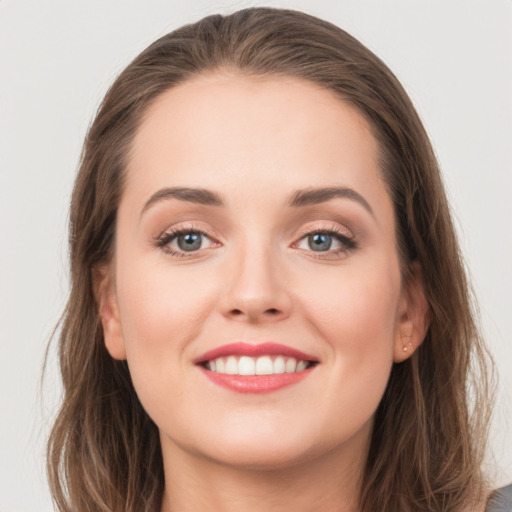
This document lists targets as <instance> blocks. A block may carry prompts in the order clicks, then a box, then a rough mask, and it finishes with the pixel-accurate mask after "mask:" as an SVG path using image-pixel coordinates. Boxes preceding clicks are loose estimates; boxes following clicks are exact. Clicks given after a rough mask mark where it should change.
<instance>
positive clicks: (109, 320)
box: [93, 264, 126, 360]
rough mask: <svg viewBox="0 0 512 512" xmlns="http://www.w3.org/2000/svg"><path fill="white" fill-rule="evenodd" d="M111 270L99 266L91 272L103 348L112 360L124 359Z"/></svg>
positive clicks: (121, 332)
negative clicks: (101, 329) (101, 330)
mask: <svg viewBox="0 0 512 512" xmlns="http://www.w3.org/2000/svg"><path fill="white" fill-rule="evenodd" d="M112 274H113V270H112V268H111V266H110V265H106V264H104V265H99V266H98V267H96V268H94V270H93V287H94V295H95V297H96V303H97V305H98V310H99V314H100V319H101V325H102V327H103V338H104V339H105V347H106V348H107V350H108V352H109V354H110V355H111V356H112V357H113V358H114V359H121V360H122V359H126V348H125V344H124V337H123V331H122V328H121V321H120V318H119V308H118V305H117V297H116V293H115V286H114V279H113V275H112Z"/></svg>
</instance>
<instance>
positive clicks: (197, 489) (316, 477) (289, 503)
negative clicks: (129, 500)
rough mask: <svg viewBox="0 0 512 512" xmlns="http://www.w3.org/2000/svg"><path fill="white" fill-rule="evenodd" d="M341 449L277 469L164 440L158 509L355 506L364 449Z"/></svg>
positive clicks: (241, 511) (247, 511)
mask: <svg viewBox="0 0 512 512" xmlns="http://www.w3.org/2000/svg"><path fill="white" fill-rule="evenodd" d="M346 451H347V450H344V449H343V447H340V448H339V449H336V450H334V451H330V452H329V453H328V454H324V455H322V456H320V457H316V458H313V459H307V460H303V461H301V462H298V463H295V464H293V465H290V466H289V467H281V468H279V469H269V468H265V469H254V468H251V469H248V468H243V467H242V468H240V467H233V466H229V465H226V464H222V463H219V462H218V461H212V460H210V459H206V458H202V457H198V456H197V455H195V454H190V453H187V452H186V451H184V450H181V449H179V448H177V447H176V446H174V447H173V446H169V445H168V446H167V447H166V448H164V450H163V453H164V468H165V492H164V496H163V502H162V512H197V510H201V511H202V512H256V511H258V512H259V511H261V510H265V511H266V512H284V511H289V510H293V511H294V512H311V511H316V510H322V511H325V512H358V511H359V507H358V502H359V493H360V487H361V481H362V474H363V471H364V464H365V460H366V450H365V449H359V450H355V451H354V450H352V449H351V450H350V452H351V453H346ZM171 461H172V462H171Z"/></svg>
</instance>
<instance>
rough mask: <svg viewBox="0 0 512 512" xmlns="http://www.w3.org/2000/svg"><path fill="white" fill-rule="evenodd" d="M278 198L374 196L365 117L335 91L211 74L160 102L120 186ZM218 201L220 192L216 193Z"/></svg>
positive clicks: (376, 177)
mask: <svg viewBox="0 0 512 512" xmlns="http://www.w3.org/2000/svg"><path fill="white" fill-rule="evenodd" d="M176 184H178V185H186V186H197V185H198V184H199V185H201V186H203V187H206V188H212V189H219V188H222V189H225V190H226V191H227V192H228V194H229V192H230V190H231V191H232V192H236V191H237V190H240V187H243V188H250V189H251V190H255V191H257V190H262V191H263V192H265V193H266V194H272V193H277V192H278V191H279V190H280V186H282V187H283V190H284V189H285V188H287V189H290V188H305V187H311V186H323V185H326V186H332V185H342V186H352V187H354V188H356V189H357V188H359V189H364V190H366V193H369V194H370V195H372V193H374V192H379V191H380V192H382V187H383V184H382V180H381V173H380V170H379V166H378V146H377V143H376V140H375V137H374V136H373V134H372V130H371V128H370V126H369V124H368V122H367V121H366V120H365V118H364V117H363V116H362V115H361V114H360V113H359V112H358V111H357V110H356V109H355V108H354V107H352V106H351V105H349V104H348V103H346V102H344V101H342V100H341V99H340V98H339V97H338V96H337V95H336V94H335V93H334V92H332V91H328V90H326V89H324V88H322V87H320V86H319V85H317V84H314V83H311V82H308V81H304V80H301V79H297V78H292V77H253V76H245V75H242V74H237V73H229V72H217V73H212V74H209V75H201V76H198V77H196V78H194V79H192V80H189V81H187V82H185V83H183V84H181V85H179V86H177V87H174V88H172V89H170V90H168V91H166V92H165V93H163V94H161V95H160V96H159V97H158V98H157V99H156V100H155V101H154V103H153V104H152V105H151V106H150V107H149V108H148V110H147V112H146V113H145V115H144V118H143V120H142V122H141V125H140V127H139V129H138V132H137V134H136V137H135V139H134V142H133V146H132V150H131V154H130V158H129V164H128V187H130V186H132V187H135V188H136V189H138V190H139V191H142V190H144V192H145V193H146V194H151V193H153V192H154V191H155V190H156V189H157V188H159V187H162V186H170V185H176ZM221 192H222V190H221Z"/></svg>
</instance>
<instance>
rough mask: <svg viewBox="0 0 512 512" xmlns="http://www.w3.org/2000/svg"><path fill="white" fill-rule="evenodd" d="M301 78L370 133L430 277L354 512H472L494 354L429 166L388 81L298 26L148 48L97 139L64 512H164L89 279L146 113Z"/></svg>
mask: <svg viewBox="0 0 512 512" xmlns="http://www.w3.org/2000/svg"><path fill="white" fill-rule="evenodd" d="M218 69H231V70H234V71H236V72H239V73H244V74H248V75H254V76H257V75H266V76H269V75H271V76H293V77H298V78H302V79H304V80H308V81H310V82H314V83H316V84H319V85H321V86H322V87H324V88H326V89H328V90H331V91H334V92H335V93H337V94H338V95H339V97H340V99H342V100H344V101H346V102H348V103H350V104H352V105H354V106H355V107H356V108H357V109H358V110H359V111H360V112H361V113H362V114H363V115H364V116H365V117H366V119H367V120H368V121H369V122H370V125H371V126H372V129H373V131H374V134H375V136H376V138H377V140H378V142H379V146H380V151H381V168H382V173H383V176H384V179H385V182H386V184H387V187H388V190H389V193H390V195H391V197H392V200H393V202H394V207H395V215H396V219H397V239H398V242H399V247H400V250H401V253H402V261H403V267H404V268H403V271H404V273H406V272H407V269H408V268H409V265H410V264H411V263H412V262H417V263H416V264H417V265H419V267H420V268H421V270H422V275H423V280H424V286H425V294H426V297H427V300H428V303H429V306H430V329H429V331H428V333H427V336H426V338H425V340H424V342H423V344H422V345H421V347H420V348H419V350H417V351H416V353H415V354H414V355H413V356H412V357H411V358H409V359H408V360H407V361H405V362H404V363H401V364H395V365H394V366H393V368H392V372H391V377H390V380H389V383H388V386H387V389H386V391H385V394H384V397H383V399H382V402H381V404H380V405H379V408H378V410H377V412H376V415H375V423H374V428H373V433H372V438H371V443H370V451H369V457H368V461H367V465H366V471H365V475H364V481H363V485H362V489H361V498H360V504H361V510H362V511H364V512H376V511H380V510H386V511H393V512H398V511H410V512H412V511H414V512H420V511H450V512H456V511H461V510H465V509H466V507H470V506H471V505H472V504H474V503H476V501H477V500H478V499H480V497H481V493H482V490H483V482H484V481H483V478H482V474H481V462H482V456H483V448H484V446H485V440H486V428H487V423H488V419H489V407H488V403H489V402H488V395H489V393H488V391H489V386H488V382H489V379H488V372H487V370H486V368H487V363H486V361H487V353H486V350H485V347H484V345H483V343H482V341H481V339H480V336H479V332H478V329H477V327H476V325H475V321H474V318H475V314H474V311H473V310H472V306H471V300H470V299H471V296H470V292H469V290H468V283H467V280H466V275H465V271H464V266H463V262H462V260H461V255H460V250H459V247H458V244H457V240H456V236H455V232H454V228H453V225H452V221H451V217H450V212H449V206H448V204H447V200H446V196H445V192H444V188H443V184H442V182H441V178H440V172H439V169H438V164H437V162H436V158H435V156H434V153H433V151H432V148H431V146H430V142H429V140H428V137H427V135H426V133H425V131H424V128H423V126H422V124H421V121H420V119H419V118H418V115H417V114H416V112H415V109H414V107H413V105H412V103H411V101H410V100H409V98H408V96H407V94H406V93H405V91H404V90H403V88H402V86H401V85H400V83H399V82H398V81H397V79H396V78H395V76H394V75H393V74H392V73H391V71H390V70H389V69H388V68H387V67H386V66H385V65H384V64H383V63H382V61H381V60H379V59H378V58H377V57H376V56H375V55H374V54H373V53H371V52H370V51H369V50H368V49H367V48H365V47H364V46H363V45H362V44H361V43H359V42H358V41H357V40H356V39H354V38H353V37H351V36H350V35H349V34H347V33H346V32H344V31H343V30H341V29H339V28H338V27H336V26H334V25H332V24H330V23H328V22H326V21H323V20H320V19H318V18H315V17H312V16H309V15H306V14H304V13H301V12H297V11H289V10H279V9H271V8H253V9H245V10H242V11H238V12H236V13H234V14H232V15H230V16H221V15H215V16H209V17H207V18H204V19H202V20H201V21H199V22H197V23H195V24H192V25H187V26H185V27H182V28H180V29H178V30H176V31H174V32H172V33H170V34H168V35H166V36H164V37H162V38H161V39H159V40H158V41H156V42H155V43H153V44H152V45H151V46H149V47H148V48H147V49H146V50H145V51H144V52H142V53H141V54H140V55H139V56H138V57H137V58H136V59H135V60H134V61H133V62H132V63H131V64H130V65H129V66H128V67H127V68H126V69H125V70H124V71H123V72H122V73H121V74H120V76H119V77H118V78H117V80H116V81H115V82H114V84H113V85H112V87H111V88H110V90H109V91H108V93H107V95H106V97H105V99H104V101H103V103H102V105H101V107H100V109H99V111H98V113H97V116H96V118H95V120H94V122H93V124H92V126H91V128H90V130H89V133H88V135H87V138H86V140H85V145H84V149H83V153H82V158H81V164H80V170H79V173H78V176H77V179H76V184H75V188H74V192H73V197H72V204H71V214H70V235H69V239H70V265H71V293H70V297H69V302H68V304H67V307H66V310H65V314H64V317H63V321H62V326H61V334H60V345H59V357H60V366H61V371H62V379H63V383H64V399H63V403H62V406H61V409H60V412H59V414H58V417H57V419H56V421H55V425H54V427H53V430H52V433H51V437H50V439H49V443H48V473H49V480H50V485H51V489H52V492H53V496H54V499H55V502H56V505H57V507H58V510H59V511H61V512H64V511H66V512H85V511H87V512H93V511H115V512H118V511H124V512H141V511H147V512H149V511H154V512H156V511H158V510H159V507H160V506H161V496H162V492H163V463H162V456H161V452H160V444H159V437H158V429H157V427H156V426H155V425H154V423H153V422H152V421H151V420H150V418H149V417H148V416H147V414H146V413H145V411H144V410H143V408H142V406H141V404H140V402H139V400H138V398H137V396H136V393H135V390H134V388H133V386H132V383H131V380H130V375H129V371H128V367H127V364H126V362H124V361H116V360H114V359H112V358H111V357H110V356H109V354H108V352H107V351H106V349H105V346H104V340H103V333H102V329H101V324H100V319H99V314H98V308H97V305H96V303H95V297H94V293H93V278H94V269H95V268H96V267H97V265H98V264H100V263H104V262H108V261H109V260H110V258H111V256H112V251H113V246H114V238H115V230H116V211H117V206H118V204H119V199H120V196H121V194H122V191H123V178H124V169H125V167H126V160H127V158H128V155H129V149H130V145H131V141H132V139H133V136H134V134H135V132H136V130H137V128H138V126H139V124H140V121H141V117H142V116H143V114H144V113H145V112H146V110H147V109H148V107H149V105H150V104H151V103H152V102H153V101H154V100H155V98H156V97H158V96H159V95H160V94H161V93H162V92H164V91H165V90H167V89H169V88H171V87H174V86H176V85H177V84H179V83H183V82H184V81H186V80H188V79H190V78H191V77H193V76H196V75H198V74H200V73H206V72H210V71H211V72H213V71H215V70H218Z"/></svg>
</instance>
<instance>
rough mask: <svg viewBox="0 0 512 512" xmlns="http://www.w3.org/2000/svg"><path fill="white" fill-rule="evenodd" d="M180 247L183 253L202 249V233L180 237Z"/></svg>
mask: <svg viewBox="0 0 512 512" xmlns="http://www.w3.org/2000/svg"><path fill="white" fill-rule="evenodd" d="M178 247H179V248H180V249H181V250H182V251H195V250H197V249H200V248H201V233H187V234H185V235H180V236H179V237H178Z"/></svg>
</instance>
